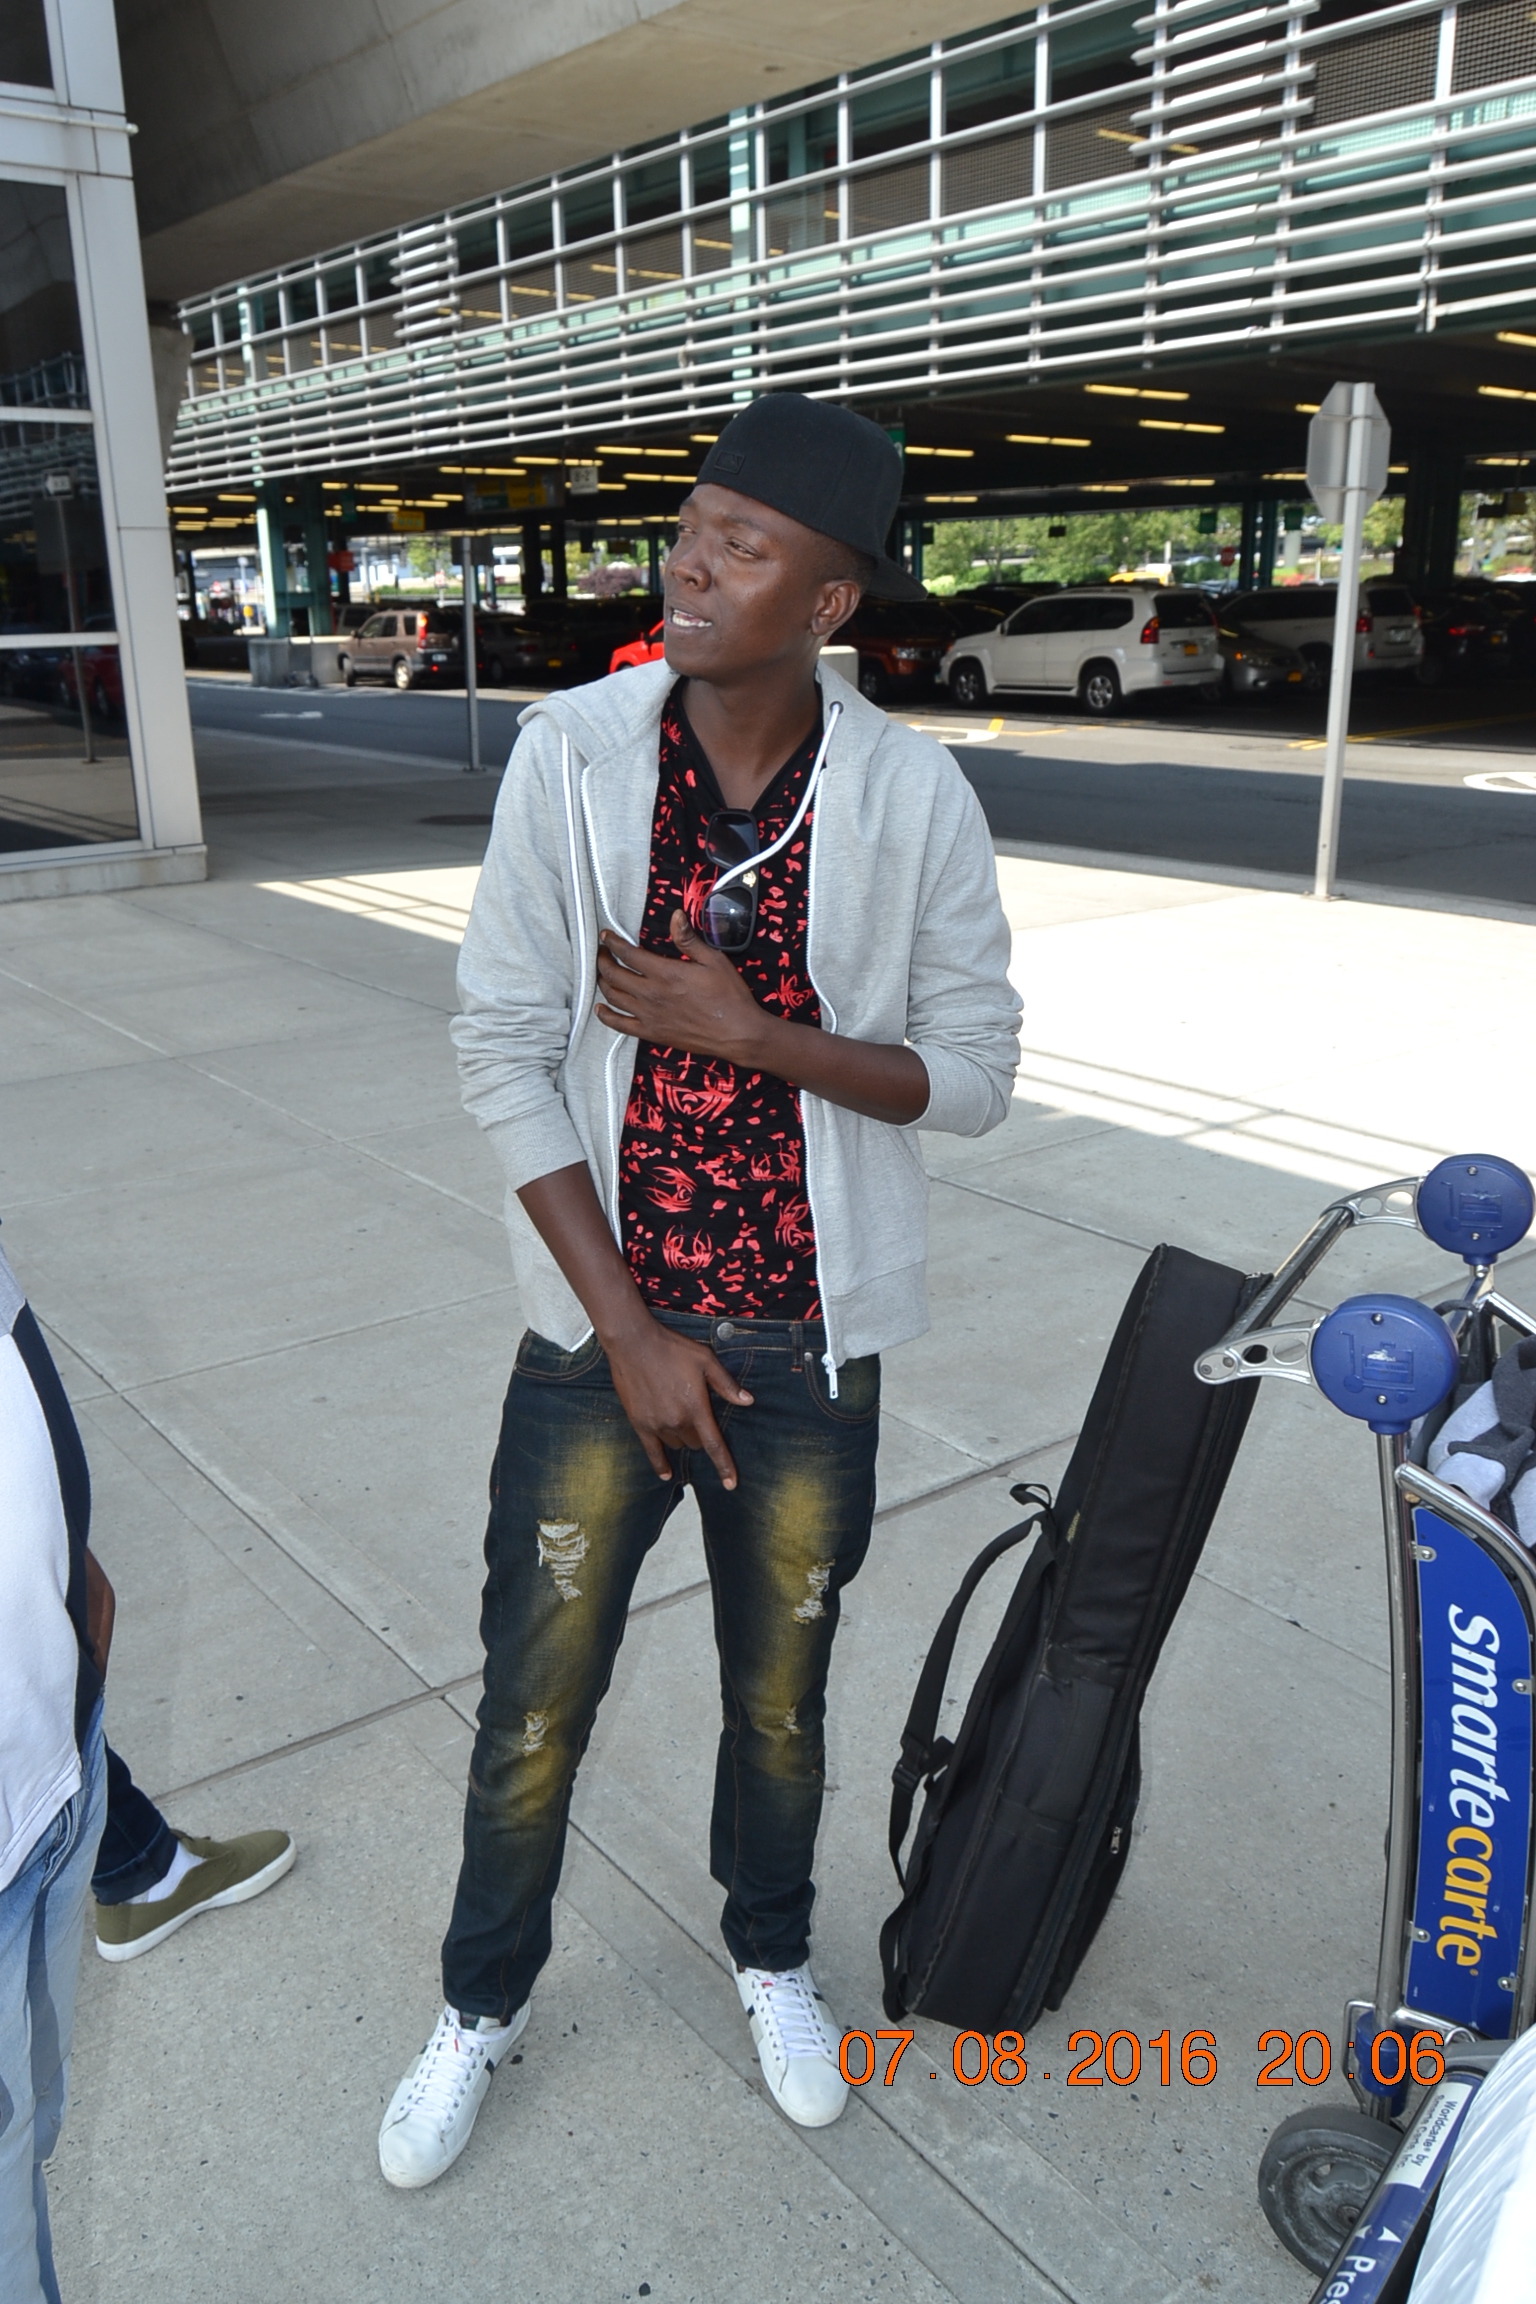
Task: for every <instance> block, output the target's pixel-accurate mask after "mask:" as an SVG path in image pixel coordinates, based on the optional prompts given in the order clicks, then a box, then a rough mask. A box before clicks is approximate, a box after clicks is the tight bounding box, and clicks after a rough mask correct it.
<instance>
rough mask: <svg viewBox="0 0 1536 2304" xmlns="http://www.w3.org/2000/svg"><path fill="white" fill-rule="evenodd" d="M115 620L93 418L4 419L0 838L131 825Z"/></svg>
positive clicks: (70, 841) (78, 841)
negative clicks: (89, 422)
mask: <svg viewBox="0 0 1536 2304" xmlns="http://www.w3.org/2000/svg"><path fill="white" fill-rule="evenodd" d="M112 630H113V611H112V593H111V585H110V582H109V579H108V574H107V550H106V532H105V528H104V525H103V521H102V510H101V494H100V490H99V487H98V484H97V477H96V457H95V449H94V445H93V442H92V438H91V433H90V429H89V427H88V426H86V425H83V424H71V425H62V424H60V425H42V424H3V423H0V695H3V697H4V699H5V703H4V708H3V710H0V852H5V853H8V854H15V853H17V852H18V851H21V850H26V849H46V848H73V847H79V846H82V845H85V844H87V843H90V842H92V841H99V840H131V839H133V838H135V837H136V835H137V831H138V819H137V816H136V813H135V807H134V797H133V772H132V768H131V765H130V762H129V754H128V739H127V730H126V727H125V724H124V714H123V680H122V667H121V662H120V660H119V656H118V651H117V647H116V645H115V643H114V642H113V641H112V640H110V639H109V638H107V637H106V635H108V634H109V633H111V631H112ZM31 633H36V634H37V635H38V637H39V641H40V642H42V643H44V644H42V645H37V646H33V645H29V643H28V639H27V635H28V634H31ZM57 633H71V634H74V635H77V637H76V639H75V641H74V644H73V645H64V646H59V645H57V644H47V643H48V641H49V636H51V635H53V634H57Z"/></svg>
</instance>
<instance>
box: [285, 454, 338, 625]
mask: <svg viewBox="0 0 1536 2304" xmlns="http://www.w3.org/2000/svg"><path fill="white" fill-rule="evenodd" d="M293 493H294V494H295V496H297V498H298V503H297V505H296V506H295V510H296V511H297V512H298V514H299V525H300V526H301V528H302V529H303V531H304V565H305V568H306V570H307V573H308V589H307V592H306V595H305V601H306V605H307V607H308V609H309V629H310V633H311V636H312V637H313V638H315V639H324V638H325V637H326V636H327V635H328V634H329V633H330V632H331V631H332V630H333V629H334V626H333V623H332V618H331V571H330V567H329V565H328V563H327V560H326V554H327V552H328V551H329V550H330V539H329V537H328V536H327V535H326V532H325V495H324V491H323V490H322V488H321V486H320V483H319V481H318V480H316V479H310V480H302V481H300V483H299V485H298V487H297V488H295V490H294V491H293Z"/></svg>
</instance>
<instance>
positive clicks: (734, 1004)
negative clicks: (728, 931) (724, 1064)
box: [597, 911, 772, 1071]
mask: <svg viewBox="0 0 1536 2304" xmlns="http://www.w3.org/2000/svg"><path fill="white" fill-rule="evenodd" d="M672 941H673V943H674V944H675V945H676V946H677V949H678V957H677V959H675V960H674V959H672V957H671V956H670V955H669V954H668V953H665V952H643V951H641V950H640V948H639V946H638V945H635V944H626V943H625V941H624V939H623V937H622V936H618V935H616V934H615V933H614V932H613V930H612V929H610V928H605V929H604V931H603V934H602V939H601V942H602V950H601V952H600V953H599V955H598V962H597V976H598V983H599V985H600V987H601V995H602V996H601V997H600V998H599V1001H598V1006H597V1013H598V1016H599V1018H600V1020H601V1021H602V1022H603V1023H604V1024H606V1025H607V1026H608V1027H609V1029H610V1030H611V1031H614V1032H627V1033H628V1034H629V1035H630V1037H631V1038H632V1039H635V1040H649V1041H651V1042H652V1043H653V1045H655V1046H656V1047H658V1048H688V1049H691V1050H692V1051H693V1053H694V1054H695V1055H698V1056H721V1057H724V1058H725V1059H726V1060H727V1061H728V1062H730V1063H732V1064H740V1065H742V1066H744V1067H749V1068H751V1069H753V1070H759V1071H760V1070H762V1069H763V1068H764V1066H763V1062H762V1046H763V1042H764V1039H765V1037H766V1035H765V1032H764V1027H765V1026H766V1025H769V1024H770V1023H771V1022H772V1019H771V1018H770V1017H769V1016H768V1014H767V1012H766V1010H765V1009H763V1008H761V1007H759V1005H758V1003H757V1001H756V1000H755V999H754V998H753V997H752V994H751V993H750V992H749V991H748V989H747V987H746V985H745V984H744V983H743V982H742V980H741V977H740V975H739V974H738V973H737V971H736V969H735V968H734V967H733V966H732V965H731V962H730V961H729V960H728V959H727V958H726V956H725V954H724V953H723V952H717V951H716V950H715V948H714V946H713V945H712V944H708V943H706V942H705V940H704V938H703V937H702V936H701V935H700V934H699V932H698V930H697V929H696V928H695V927H693V925H692V924H691V922H690V921H689V919H688V917H687V915H686V913H684V912H681V911H677V912H674V913H673V915H672Z"/></svg>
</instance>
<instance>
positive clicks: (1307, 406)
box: [1296, 400, 1321, 416]
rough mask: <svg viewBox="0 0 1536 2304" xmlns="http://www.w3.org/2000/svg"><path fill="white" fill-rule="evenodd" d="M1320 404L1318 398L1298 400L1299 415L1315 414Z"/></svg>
mask: <svg viewBox="0 0 1536 2304" xmlns="http://www.w3.org/2000/svg"><path fill="white" fill-rule="evenodd" d="M1320 406H1321V402H1320V401H1317V400H1298V401H1297V403H1296V413H1297V415H1298V416H1315V415H1316V414H1317V412H1318V409H1319V407H1320Z"/></svg>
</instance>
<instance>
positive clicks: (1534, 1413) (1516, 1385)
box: [1428, 1336, 1536, 1547]
mask: <svg viewBox="0 0 1536 2304" xmlns="http://www.w3.org/2000/svg"><path fill="white" fill-rule="evenodd" d="M1428 1468H1429V1470H1430V1471H1431V1472H1433V1473H1434V1475H1435V1477H1436V1479H1437V1480H1448V1481H1449V1482H1450V1483H1451V1485H1452V1487H1454V1488H1459V1489H1461V1491H1462V1493H1463V1494H1464V1495H1467V1496H1470V1497H1471V1498H1472V1501H1473V1503H1474V1504H1481V1505H1482V1507H1483V1509H1484V1511H1485V1512H1493V1513H1495V1514H1497V1516H1498V1518H1499V1519H1501V1520H1507V1521H1508V1522H1509V1524H1510V1526H1511V1527H1512V1528H1513V1529H1514V1530H1515V1533H1516V1534H1517V1535H1518V1536H1519V1538H1520V1540H1521V1542H1522V1543H1524V1544H1529V1545H1531V1546H1533V1547H1536V1336H1522V1337H1521V1339H1520V1341H1519V1343H1518V1344H1512V1345H1511V1346H1510V1348H1509V1350H1508V1351H1507V1352H1506V1353H1504V1354H1503V1355H1502V1356H1501V1358H1500V1360H1499V1362H1498V1365H1497V1366H1496V1367H1495V1369H1494V1371H1493V1376H1492V1378H1491V1380H1490V1381H1489V1382H1488V1383H1486V1384H1480V1385H1479V1386H1478V1388H1477V1390H1476V1391H1475V1392H1474V1393H1473V1394H1472V1397H1471V1398H1470V1399H1469V1400H1463V1402H1462V1404H1461V1406H1460V1407H1459V1408H1457V1409H1455V1410H1454V1411H1453V1412H1452V1413H1451V1415H1449V1416H1448V1417H1447V1418H1446V1420H1445V1422H1444V1423H1443V1424H1442V1425H1441V1427H1440V1429H1439V1431H1438V1432H1437V1433H1436V1434H1435V1437H1434V1438H1433V1440H1431V1442H1430V1444H1429V1466H1428Z"/></svg>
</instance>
